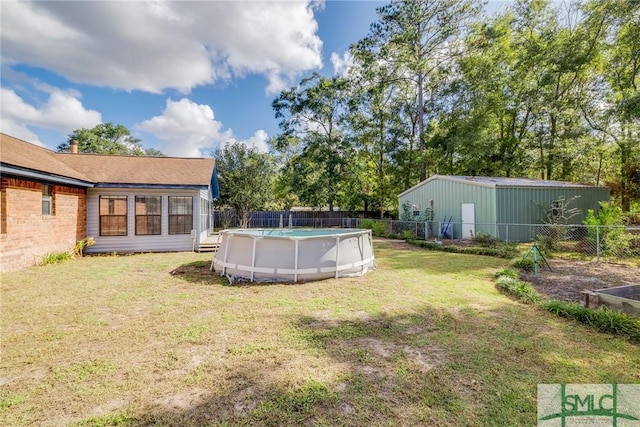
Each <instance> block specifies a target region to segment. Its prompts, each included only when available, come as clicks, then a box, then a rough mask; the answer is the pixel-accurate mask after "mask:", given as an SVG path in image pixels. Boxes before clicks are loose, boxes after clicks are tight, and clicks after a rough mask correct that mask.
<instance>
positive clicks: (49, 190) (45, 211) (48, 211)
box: [42, 184, 53, 215]
mask: <svg viewBox="0 0 640 427" xmlns="http://www.w3.org/2000/svg"><path fill="white" fill-rule="evenodd" d="M42 215H53V185H48V184H42Z"/></svg>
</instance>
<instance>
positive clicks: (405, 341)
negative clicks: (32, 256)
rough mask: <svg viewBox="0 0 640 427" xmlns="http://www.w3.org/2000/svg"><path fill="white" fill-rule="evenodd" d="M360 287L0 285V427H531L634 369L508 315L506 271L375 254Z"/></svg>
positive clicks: (191, 269) (110, 269)
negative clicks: (541, 393) (498, 276)
mask: <svg viewBox="0 0 640 427" xmlns="http://www.w3.org/2000/svg"><path fill="white" fill-rule="evenodd" d="M375 251H376V257H377V265H378V268H377V270H376V271H374V272H372V273H369V274H367V275H365V276H363V277H358V278H347V279H340V280H325V281H320V282H314V283H305V284H262V285H260V284H246V285H234V286H229V285H227V284H226V281H225V280H223V279H221V278H219V277H217V276H215V275H211V274H209V273H208V266H209V262H210V258H211V254H197V253H177V254H176V253H172V254H142V255H132V256H104V257H87V258H82V259H77V260H73V261H70V262H67V263H64V264H59V265H50V266H46V267H34V268H30V269H28V270H24V271H21V272H16V273H9V274H4V275H3V276H2V288H1V291H2V292H1V298H2V299H1V303H2V312H1V315H0V319H1V321H2V324H1V328H2V356H1V362H0V386H1V395H0V424H1V425H51V426H60V425H74V426H75V425H80V426H87V425H95V426H104V425H118V426H128V425H194V426H195V425H197V426H200V425H223V426H226V425H316V426H339V425H352V426H362V425H371V426H383V425H403V426H415V425H429V426H456V425H465V426H466V425H471V426H473V425H477V426H490V425H494V426H507V425H523V426H531V425H535V423H536V392H537V384H539V383H612V382H616V383H638V382H640V351H639V348H638V346H634V345H632V344H629V343H627V342H625V341H624V340H622V339H620V338H617V337H613V336H608V335H604V334H601V333H598V332H594V331H592V330H590V329H588V328H587V327H585V326H582V325H580V324H577V323H573V322H570V321H567V320H563V319H561V318H558V317H555V316H553V315H551V314H549V313H546V312H544V311H542V310H540V309H537V308H534V307H530V306H526V305H523V304H520V303H518V302H515V301H512V300H510V299H508V298H507V297H506V296H504V295H502V294H500V293H498V291H497V290H496V288H495V282H494V280H493V274H494V273H495V272H496V271H497V270H499V269H501V268H503V267H505V266H506V265H507V261H505V260H501V259H497V258H490V257H482V256H473V255H459V254H449V253H443V252H430V251H424V250H418V249H413V250H405V249H403V248H401V247H400V248H399V247H397V245H395V244H393V243H391V242H389V241H377V242H376V243H375Z"/></svg>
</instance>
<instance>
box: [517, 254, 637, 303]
mask: <svg viewBox="0 0 640 427" xmlns="http://www.w3.org/2000/svg"><path fill="white" fill-rule="evenodd" d="M549 264H550V266H551V270H552V271H549V270H548V269H547V268H546V267H543V266H541V267H540V270H539V271H538V275H537V276H536V275H534V274H533V272H525V273H522V274H521V279H522V280H526V281H527V282H529V283H531V284H532V286H533V287H534V288H535V289H536V290H537V291H538V292H539V293H540V294H542V295H544V296H545V297H548V298H553V299H557V300H561V301H574V302H579V301H580V292H582V291H593V290H596V289H605V288H611V287H615V286H624V285H630V284H632V283H637V282H638V281H639V280H640V278H639V276H640V269H639V268H635V267H631V266H629V265H626V264H614V263H605V262H600V263H596V262H594V261H574V260H571V261H569V260H563V259H549Z"/></svg>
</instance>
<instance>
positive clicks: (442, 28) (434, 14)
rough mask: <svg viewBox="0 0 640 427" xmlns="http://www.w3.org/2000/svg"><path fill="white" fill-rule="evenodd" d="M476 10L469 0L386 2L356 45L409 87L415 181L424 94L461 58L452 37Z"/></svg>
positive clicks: (424, 168)
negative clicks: (412, 90)
mask: <svg viewBox="0 0 640 427" xmlns="http://www.w3.org/2000/svg"><path fill="white" fill-rule="evenodd" d="M479 10H480V5H479V3H475V2H473V1H472V0H416V1H412V0H406V1H392V3H391V4H389V5H386V6H383V7H381V8H378V10H377V11H378V16H379V20H378V22H376V23H374V24H372V25H371V30H370V34H369V36H367V37H366V38H365V39H363V40H361V41H360V42H359V45H360V46H359V48H358V49H359V50H370V51H371V52H372V53H373V55H375V57H377V59H378V61H379V62H383V63H388V64H390V65H391V67H392V68H394V71H393V74H394V75H396V76H397V77H398V78H402V79H406V80H408V81H411V82H412V83H413V84H414V85H415V94H416V97H415V101H414V105H415V106H416V125H417V133H416V137H417V139H418V149H419V153H420V180H421V181H422V180H424V179H426V177H427V158H426V154H425V148H426V145H425V135H424V130H425V123H424V116H425V113H426V111H425V104H426V101H425V98H427V96H425V95H429V94H430V92H431V91H432V90H434V89H435V88H436V87H437V86H438V80H439V78H438V77H439V76H440V75H441V73H442V71H443V70H444V69H446V68H447V67H448V66H449V65H450V64H451V62H452V60H453V58H455V57H456V56H458V55H460V54H462V52H463V51H462V50H461V49H460V46H462V44H461V43H458V40H457V37H458V35H459V34H460V32H461V31H462V29H463V27H464V25H465V23H466V22H467V21H468V20H469V19H470V18H471V17H473V16H475V15H476V14H477V13H478V11H479Z"/></svg>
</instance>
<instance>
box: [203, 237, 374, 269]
mask: <svg viewBox="0 0 640 427" xmlns="http://www.w3.org/2000/svg"><path fill="white" fill-rule="evenodd" d="M219 241H220V247H219V248H218V250H217V251H216V253H215V254H214V256H213V261H212V262H211V270H215V271H216V272H218V273H220V274H221V275H223V276H226V277H227V278H228V279H229V281H230V282H234V281H237V280H243V279H244V280H250V281H252V282H253V281H258V282H299V281H309V280H319V279H328V278H338V277H350V276H359V275H361V274H364V273H366V272H367V271H369V270H371V269H373V267H374V263H373V245H372V243H371V230H360V229H345V228H335V229H281V228H280V229H239V230H223V231H221V232H220V240H219Z"/></svg>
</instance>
